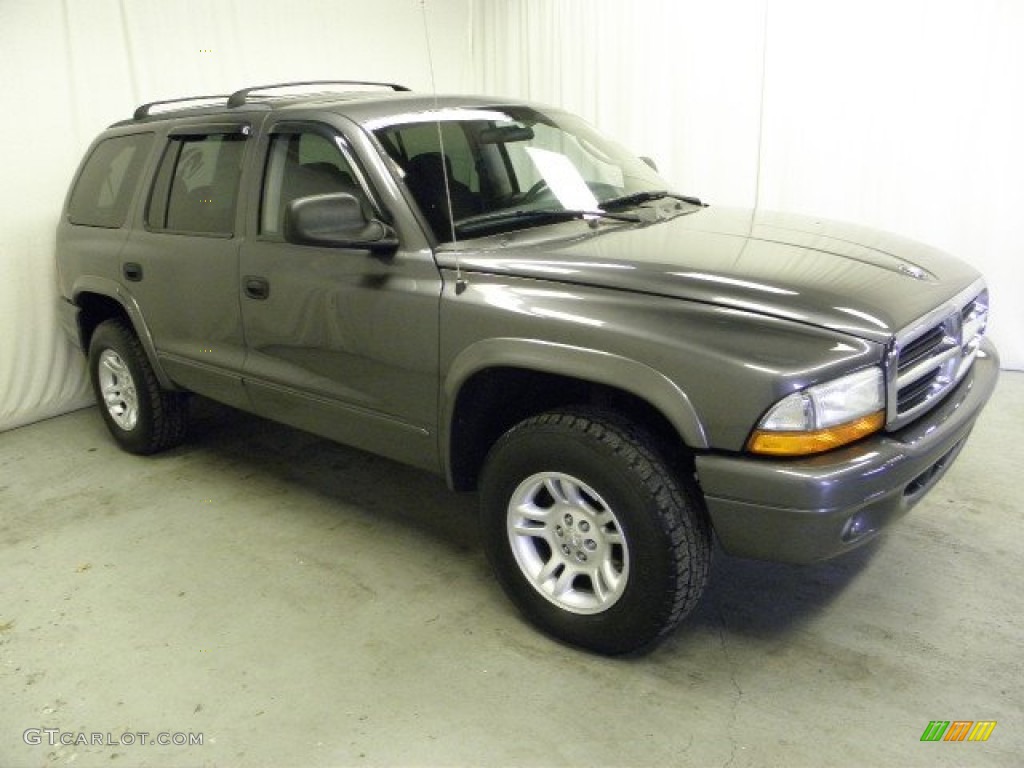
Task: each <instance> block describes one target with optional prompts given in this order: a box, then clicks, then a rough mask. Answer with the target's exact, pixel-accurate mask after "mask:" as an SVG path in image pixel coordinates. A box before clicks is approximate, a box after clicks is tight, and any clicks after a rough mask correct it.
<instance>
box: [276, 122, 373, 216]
mask: <svg viewBox="0 0 1024 768" xmlns="http://www.w3.org/2000/svg"><path fill="white" fill-rule="evenodd" d="M338 192H344V193H347V194H350V195H354V196H355V198H356V199H357V200H359V201H360V202H361V203H362V206H363V212H364V213H365V214H366V215H367V216H370V215H372V213H371V208H370V205H369V201H368V198H367V197H366V194H365V193H364V191H363V189H362V188H361V187H360V186H359V183H358V182H357V181H356V175H355V174H354V173H353V170H352V164H351V162H350V161H349V159H348V158H347V157H346V156H345V154H344V153H343V152H342V151H341V150H340V149H339V147H338V144H337V142H336V141H334V140H331V139H328V138H326V137H324V136H322V135H320V134H319V133H309V132H308V133H301V132H295V133H292V132H288V133H280V134H275V135H274V136H273V137H272V138H271V140H270V152H269V159H268V161H267V172H266V177H265V179H264V185H263V209H262V213H261V216H260V231H261V232H262V233H263V234H266V235H278V234H280V232H281V230H282V228H283V224H284V211H285V208H286V207H287V205H288V203H290V202H292V201H293V200H297V199H298V198H301V197H310V196H312V195H326V194H332V193H338Z"/></svg>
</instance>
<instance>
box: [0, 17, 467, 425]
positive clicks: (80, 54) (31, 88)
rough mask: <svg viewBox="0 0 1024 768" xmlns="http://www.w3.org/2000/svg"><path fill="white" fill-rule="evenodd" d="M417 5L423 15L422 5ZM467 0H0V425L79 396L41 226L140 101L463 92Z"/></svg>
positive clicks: (58, 409)
mask: <svg viewBox="0 0 1024 768" xmlns="http://www.w3.org/2000/svg"><path fill="white" fill-rule="evenodd" d="M424 9H425V10H426V14H425V16H426V22H427V23H426V25H425V24H424V13H423V10H424ZM468 17H469V0H426V1H425V3H423V2H421V0H373V2H365V1H364V0H287V2H281V3H279V2H274V3H271V2H258V1H257V2H250V1H248V0H120V1H119V0H63V1H61V0H0V88H2V89H3V92H2V94H0V98H2V99H3V119H2V120H0V168H2V169H3V173H2V175H0V430H4V429H10V428H12V427H16V426H19V425H21V424H26V423H29V422H32V421H35V420H38V419H42V418H46V417H48V416H52V415H55V414H58V413H62V412H65V411H67V410H71V409H73V408H75V407H78V406H81V405H85V404H87V403H89V402H91V396H90V394H89V391H88V387H87V383H86V376H85V366H84V364H83V360H82V357H81V356H80V355H78V354H77V353H75V352H73V351H72V349H71V347H70V345H69V344H68V342H67V340H66V339H64V337H63V335H62V333H61V332H60V330H59V328H58V327H57V323H56V310H55V302H56V289H55V274H54V254H53V245H54V228H55V227H56V225H57V218H58V215H59V212H60V208H61V205H62V203H63V201H64V195H65V193H66V191H67V187H68V184H69V182H70V180H71V177H72V175H73V173H74V171H75V168H76V166H77V164H78V162H79V160H80V159H81V156H82V153H83V151H84V150H85V148H86V147H87V146H88V144H89V142H90V141H92V139H93V138H94V137H95V136H96V134H97V133H99V132H100V131H101V130H102V129H103V128H105V127H106V126H107V125H109V124H110V123H112V122H115V121H116V120H121V119H124V118H126V117H129V116H130V115H131V113H132V111H133V110H134V108H135V107H136V106H138V104H140V103H141V102H143V101H152V100H154V99H162V98H175V97H180V96H188V95H193V94H201V93H225V92H228V93H230V92H231V91H232V90H235V89H237V88H242V87H245V86H246V85H258V84H260V83H273V82H281V81H285V80H320V79H329V78H331V77H340V78H346V77H347V78H353V79H360V80H366V79H370V80H373V79H376V80H385V81H395V82H400V83H405V84H407V85H408V86H409V87H411V88H414V89H415V90H424V91H429V90H430V88H431V76H430V68H429V67H428V64H427V62H428V56H427V48H426V43H425V39H426V36H425V34H424V28H425V26H426V27H427V28H428V29H429V32H430V38H431V42H432V43H433V45H432V48H433V61H434V68H435V70H436V73H437V82H438V85H439V86H440V87H443V88H445V89H447V90H464V89H469V88H471V85H472V83H471V80H470V77H471V72H470V66H469V64H470V61H469V58H468V57H469V40H468V34H469V24H468Z"/></svg>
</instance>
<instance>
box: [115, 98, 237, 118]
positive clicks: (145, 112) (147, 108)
mask: <svg viewBox="0 0 1024 768" xmlns="http://www.w3.org/2000/svg"><path fill="white" fill-rule="evenodd" d="M227 98H229V97H228V96H226V95H224V94H219V95H216V96H186V97H185V98H183V99H163V100H162V101H151V102H149V103H148V104H143V105H142V106H141V107H139V108H138V109H136V110H135V112H134V113H133V114H132V119H134V120H141V119H142V118H144V117H149V116H150V114H151V113H152V108H153V107H157V106H160V105H161V104H181V103H183V102H186V101H214V100H216V101H223V100H224V99H227Z"/></svg>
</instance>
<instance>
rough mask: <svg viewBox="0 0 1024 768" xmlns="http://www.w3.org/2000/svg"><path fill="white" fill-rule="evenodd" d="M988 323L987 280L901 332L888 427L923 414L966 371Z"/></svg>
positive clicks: (892, 359) (894, 353)
mask: <svg viewBox="0 0 1024 768" xmlns="http://www.w3.org/2000/svg"><path fill="white" fill-rule="evenodd" d="M987 321H988V291H987V290H986V289H985V285H984V283H983V282H982V281H978V282H977V283H975V284H974V285H972V286H971V287H970V288H969V289H967V290H966V291H964V292H963V293H961V294H959V295H958V296H956V297H955V298H954V299H953V300H952V301H950V302H948V303H946V304H944V305H943V306H941V307H939V308H937V309H936V310H935V311H933V312H930V313H929V314H928V315H925V316H924V317H922V318H921V319H919V320H918V321H917V322H915V323H913V324H911V325H910V326H908V327H907V328H905V329H904V330H903V331H901V332H900V333H898V334H897V335H896V338H895V339H894V341H893V343H892V345H891V347H890V353H889V357H888V364H887V382H888V395H889V397H888V413H887V419H886V428H887V429H889V430H890V431H892V430H896V429H899V428H901V427H903V426H905V425H906V424H909V423H910V422H911V421H913V420H914V419H916V418H917V417H918V416H920V415H922V414H923V413H925V412H926V411H928V410H929V409H931V408H932V407H933V406H935V405H937V404H938V403H939V401H940V400H941V399H942V398H943V397H944V396H945V395H946V394H947V393H948V392H949V391H950V390H952V389H953V387H955V386H956V384H957V383H958V382H959V381H960V380H961V379H962V378H963V377H964V376H965V375H966V374H967V371H969V370H970V368H971V365H972V364H973V362H974V358H975V357H976V356H977V350H978V346H979V344H980V343H981V336H982V334H983V333H984V331H985V325H986V323H987Z"/></svg>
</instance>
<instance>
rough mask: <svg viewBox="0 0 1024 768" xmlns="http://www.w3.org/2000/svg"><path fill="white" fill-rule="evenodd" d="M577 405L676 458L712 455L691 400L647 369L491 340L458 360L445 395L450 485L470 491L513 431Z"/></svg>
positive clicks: (607, 357)
mask: <svg viewBox="0 0 1024 768" xmlns="http://www.w3.org/2000/svg"><path fill="white" fill-rule="evenodd" d="M571 404H593V405H599V406H604V407H607V408H609V409H611V410H615V411H619V412H622V413H623V414H624V415H626V416H629V417H631V418H632V419H633V420H634V421H637V422H638V423H640V424H641V425H642V426H645V427H646V428H647V429H648V430H649V431H651V432H652V433H653V434H654V435H655V436H656V437H659V438H661V442H662V443H663V444H665V446H666V449H667V450H670V451H675V450H678V449H679V448H684V447H685V448H689V449H701V448H707V447H708V443H707V437H706V433H705V430H704V426H703V424H702V423H701V420H700V418H699V416H698V414H697V412H696V409H695V408H694V407H693V404H692V403H691V402H690V399H689V398H688V397H687V395H686V393H685V392H683V391H682V390H681V389H680V388H679V387H678V386H677V385H676V384H675V383H674V382H673V381H671V380H670V379H668V378H667V377H666V376H665V375H664V374H662V373H661V372H660V371H657V370H656V369H654V368H652V367H650V366H648V365H646V364H644V363H641V362H639V361H637V360H633V359H630V358H627V357H623V356H621V355H616V354H612V353H608V352H603V351H600V350H595V349H588V348H582V347H575V346H570V345H565V344H557V343H552V342H546V341H540V340H533V339H516V338H502V339H487V340H483V341H480V342H477V343H475V344H473V345H471V346H469V347H467V348H466V349H465V350H463V351H462V352H461V353H460V354H459V355H458V356H457V357H456V358H455V360H454V361H453V363H452V365H451V366H450V367H449V369H448V375H447V376H446V378H445V381H444V385H443V388H442V409H441V425H442V430H441V435H440V439H441V446H440V448H441V456H442V460H443V462H444V468H445V474H446V476H447V479H448V482H449V484H450V485H451V486H452V487H453V488H455V489H457V490H472V489H473V488H475V486H476V480H477V477H478V475H479V472H480V469H481V467H482V465H483V462H484V459H485V458H486V455H487V451H488V450H489V449H490V446H491V445H493V443H494V441H495V440H497V439H498V437H500V436H501V435H502V434H504V432H505V431H506V430H507V429H509V428H510V427H512V426H513V425H514V424H516V423H518V422H519V421H522V420H523V419H525V418H529V417H530V416H532V415H535V414H537V413H540V412H543V411H545V410H549V409H551V408H555V407H561V406H566V405H571Z"/></svg>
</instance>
